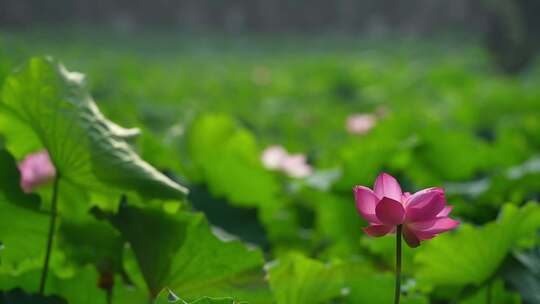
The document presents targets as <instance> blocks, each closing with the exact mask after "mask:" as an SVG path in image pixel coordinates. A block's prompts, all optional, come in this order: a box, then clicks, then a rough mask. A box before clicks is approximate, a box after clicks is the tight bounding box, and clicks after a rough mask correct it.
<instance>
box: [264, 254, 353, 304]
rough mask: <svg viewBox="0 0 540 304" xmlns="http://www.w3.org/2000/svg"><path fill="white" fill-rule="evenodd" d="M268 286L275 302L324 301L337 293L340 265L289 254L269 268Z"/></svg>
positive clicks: (340, 284) (311, 303) (307, 303)
mask: <svg viewBox="0 0 540 304" xmlns="http://www.w3.org/2000/svg"><path fill="white" fill-rule="evenodd" d="M268 277H269V281H270V288H271V289H272V292H273V294H274V298H275V299H276V303H277V304H316V303H326V302H328V301H329V300H330V299H332V298H336V297H339V296H340V295H341V288H342V287H343V268H342V267H341V265H340V264H339V263H334V264H324V263H322V262H320V261H317V260H313V259H310V258H307V257H305V256H303V255H301V254H297V253H292V254H289V255H287V256H284V257H282V258H280V259H278V260H277V261H275V262H274V264H273V265H271V266H270V267H269V270H268Z"/></svg>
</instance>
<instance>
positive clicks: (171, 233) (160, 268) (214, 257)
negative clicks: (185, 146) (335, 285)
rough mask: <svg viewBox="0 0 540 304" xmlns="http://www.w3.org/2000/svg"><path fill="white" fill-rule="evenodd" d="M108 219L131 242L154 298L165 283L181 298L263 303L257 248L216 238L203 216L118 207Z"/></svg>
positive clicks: (259, 255) (165, 285) (260, 255)
mask: <svg viewBox="0 0 540 304" xmlns="http://www.w3.org/2000/svg"><path fill="white" fill-rule="evenodd" d="M110 221H111V222H112V223H113V225H114V226H115V227H116V228H117V229H118V230H119V231H120V232H121V233H122V235H123V236H124V237H125V239H126V241H128V242H129V244H130V245H131V248H132V250H133V252H134V254H135V257H136V259H137V262H138V265H139V268H140V270H141V272H142V275H143V277H144V280H145V282H146V284H147V287H148V289H149V291H150V293H151V294H153V295H154V296H156V295H157V294H158V293H159V292H160V291H161V290H162V289H163V288H165V287H170V288H171V289H174V290H175V291H177V292H178V293H180V294H181V295H182V298H185V299H195V298H198V297H201V296H217V297H219V296H223V295H228V296H233V297H235V298H237V299H241V300H243V299H245V300H249V301H250V302H251V303H266V301H265V300H266V299H267V298H268V296H269V294H268V292H267V288H266V286H265V283H264V281H263V278H262V264H263V263H264V260H263V257H262V254H261V252H260V251H258V250H250V249H248V248H246V246H245V245H243V244H242V243H240V242H239V241H228V242H225V241H222V240H220V239H218V238H217V237H216V236H215V235H214V234H213V233H212V231H211V230H210V227H209V226H208V223H207V222H206V219H205V218H204V216H203V215H202V214H192V213H188V212H184V211H181V212H179V213H176V214H168V213H165V212H163V211H162V210H158V209H152V208H138V207H131V206H123V207H121V208H120V210H119V213H118V214H116V215H114V216H112V217H110Z"/></svg>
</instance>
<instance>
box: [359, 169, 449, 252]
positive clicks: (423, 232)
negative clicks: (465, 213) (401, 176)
mask: <svg viewBox="0 0 540 304" xmlns="http://www.w3.org/2000/svg"><path fill="white" fill-rule="evenodd" d="M353 191H354V196H355V201H356V208H357V209H358V212H359V213H360V215H361V216H362V217H363V218H364V219H365V220H366V221H368V222H369V226H368V227H366V228H364V231H365V232H366V233H367V234H368V235H370V236H373V237H380V236H383V235H386V234H388V233H393V232H395V231H396V226H397V225H402V227H403V238H404V239H405V241H406V242H407V244H408V245H409V246H410V247H417V246H419V245H420V242H421V241H424V240H429V239H432V238H434V237H435V236H437V235H438V234H439V233H443V232H446V231H448V230H451V229H454V228H456V227H457V226H458V225H459V222H458V221H455V220H453V219H451V218H449V217H448V215H449V214H450V211H452V206H447V205H446V198H445V196H444V190H443V189H442V188H427V189H424V190H421V191H418V192H416V193H414V194H410V193H408V192H405V193H402V192H401V187H400V186H399V183H398V182H397V181H396V179H395V178H394V177H392V176H391V175H389V174H386V173H382V174H380V175H379V176H378V177H377V180H376V181H375V186H374V187H373V190H371V189H369V188H368V187H364V186H355V187H354V189H353Z"/></svg>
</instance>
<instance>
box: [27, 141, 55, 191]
mask: <svg viewBox="0 0 540 304" xmlns="http://www.w3.org/2000/svg"><path fill="white" fill-rule="evenodd" d="M18 167H19V171H20V173H21V182H20V185H21V188H22V189H23V191H24V192H26V193H30V192H32V191H33V190H34V189H35V188H37V187H39V186H42V185H45V184H47V183H49V182H51V181H52V180H53V179H54V177H55V176H56V169H55V168H54V165H53V164H52V162H51V159H50V158H49V153H48V152H47V151H46V150H42V151H39V152H36V153H32V154H28V155H27V156H26V157H25V158H24V159H23V160H22V161H21V162H20V163H19V164H18Z"/></svg>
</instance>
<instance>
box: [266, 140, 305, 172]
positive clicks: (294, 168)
mask: <svg viewBox="0 0 540 304" xmlns="http://www.w3.org/2000/svg"><path fill="white" fill-rule="evenodd" d="M261 160H262V163H263V165H264V167H265V168H267V169H270V170H275V171H281V172H283V173H285V174H287V175H288V176H290V177H294V178H303V177H307V176H309V175H311V174H313V168H312V167H311V166H310V165H309V164H308V163H307V160H306V156H305V155H304V154H289V153H288V152H287V150H285V148H283V147H282V146H277V145H276V146H270V147H268V148H266V149H265V150H264V151H263V153H262V156H261Z"/></svg>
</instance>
